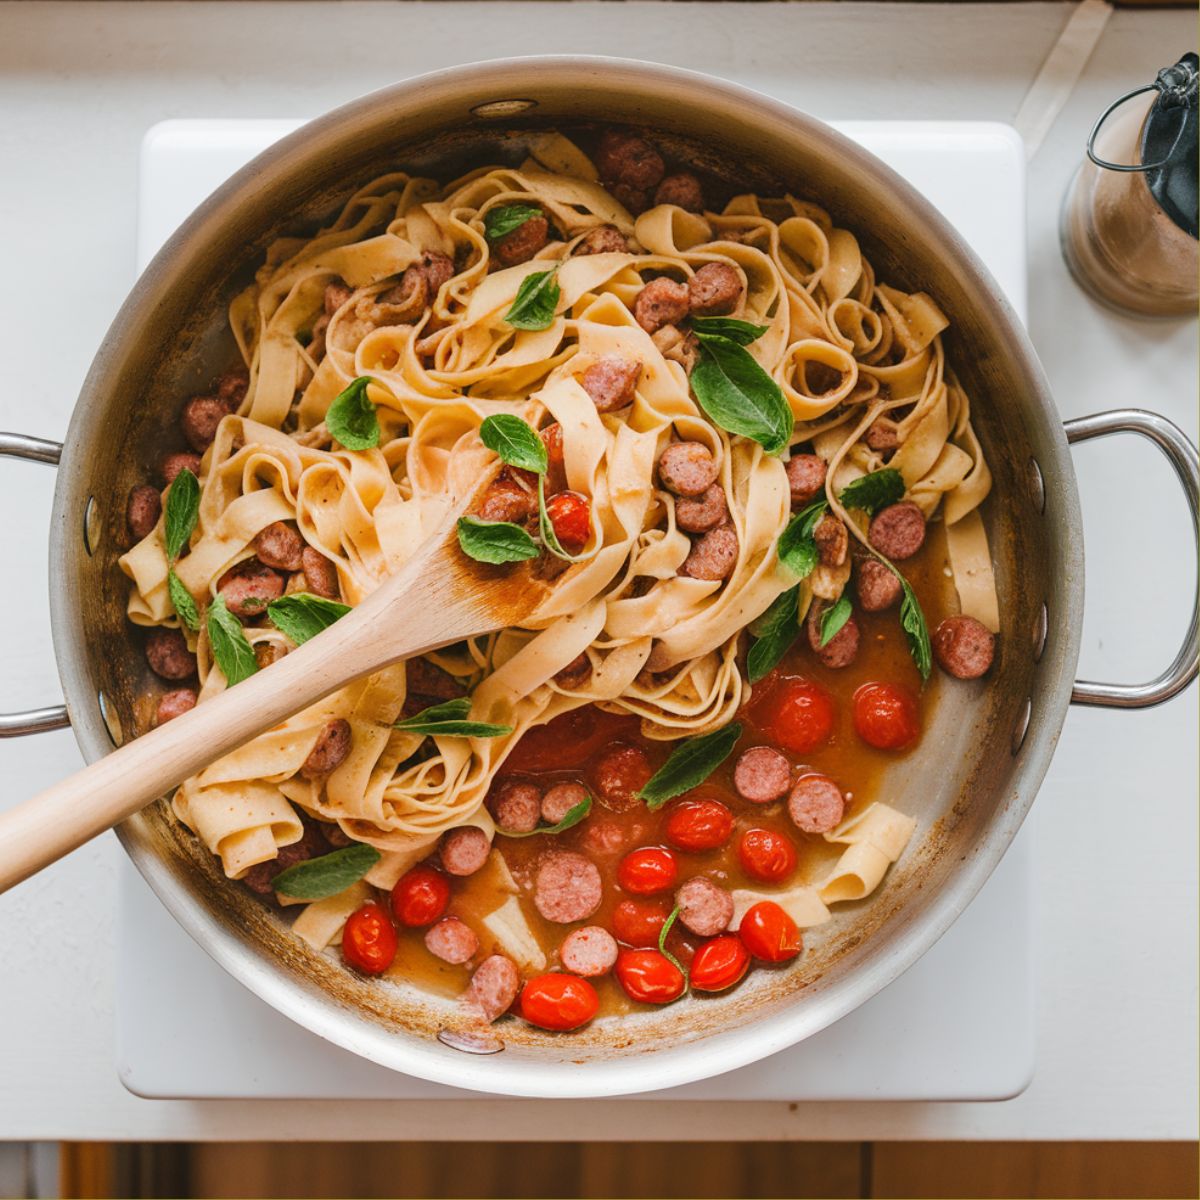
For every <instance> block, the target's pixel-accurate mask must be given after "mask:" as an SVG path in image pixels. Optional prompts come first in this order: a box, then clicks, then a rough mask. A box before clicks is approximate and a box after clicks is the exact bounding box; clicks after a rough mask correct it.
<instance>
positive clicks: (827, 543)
mask: <svg viewBox="0 0 1200 1200" xmlns="http://www.w3.org/2000/svg"><path fill="white" fill-rule="evenodd" d="M813 541H814V542H816V544H817V554H818V555H819V556H820V559H821V562H822V563H824V564H825V566H827V567H840V566H841V565H842V563H844V562H845V561H846V553H847V551H849V549H850V535H849V534H848V533H847V532H846V526H845V525H843V524H842V522H841V521H839V520H838V519H837V517H835V516H834V515H833V513H826V514H825V515H824V516H823V517H822V518H821V519H820V520H819V521H818V522H817V524H816V528H815V529H814V530H813Z"/></svg>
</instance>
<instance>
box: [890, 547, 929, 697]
mask: <svg viewBox="0 0 1200 1200" xmlns="http://www.w3.org/2000/svg"><path fill="white" fill-rule="evenodd" d="M888 565H889V566H891V564H890V563H889V564H888ZM892 570H893V571H894V572H895V575H896V578H897V579H899V580H900V586H901V588H903V590H904V598H903V599H902V600H901V601H900V624H901V626H902V627H903V629H904V633H905V636H906V637H907V638H908V652H909V654H911V655H912V660H913V662H915V663H916V664H917V670H918V671H920V672H921V678H922V679H928V678H929V672H930V671H931V670H932V669H933V648H932V647H931V646H930V644H929V627H928V625H926V624H925V614H924V613H923V612H922V611H921V602H920V601H919V600H918V599H917V593H916V592H914V591H913V589H912V585H911V584H910V583H909V582H908V580H907V579H905V578H904V576H903V575H901V574H900V572H899V571H897V570H896V568H895V567H892Z"/></svg>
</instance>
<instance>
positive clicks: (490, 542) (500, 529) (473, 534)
mask: <svg viewBox="0 0 1200 1200" xmlns="http://www.w3.org/2000/svg"><path fill="white" fill-rule="evenodd" d="M458 544H459V546H460V547H462V552H463V553H464V554H465V555H466V556H467V557H468V558H473V559H475V561H476V562H485V563H496V564H499V563H510V562H523V561H524V560H525V559H527V558H537V556H538V554H539V553H540V552H539V550H538V547H537V542H535V541H534V540H533V538H531V537H530V536H529V534H528V533H526V532H525V530H524V529H522V528H521V526H520V525H513V524H511V523H510V522H508V521H481V520H480V519H479V518H478V517H460V518H459V522H458Z"/></svg>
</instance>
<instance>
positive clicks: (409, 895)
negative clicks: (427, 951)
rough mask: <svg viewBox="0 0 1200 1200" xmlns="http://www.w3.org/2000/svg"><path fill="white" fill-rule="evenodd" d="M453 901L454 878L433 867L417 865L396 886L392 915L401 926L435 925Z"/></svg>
mask: <svg viewBox="0 0 1200 1200" xmlns="http://www.w3.org/2000/svg"><path fill="white" fill-rule="evenodd" d="M449 903H450V880H448V879H447V878H446V877H445V875H443V874H442V873H441V871H435V870H434V869H433V868H432V867H413V869H412V870H411V871H409V872H408V873H407V874H405V875H401V876H400V878H399V879H398V880H396V886H395V887H394V888H392V914H393V915H394V916H395V918H396V920H397V921H399V922H400V924H401V925H405V926H407V927H408V928H409V929H419V928H420V927H421V926H423V925H432V924H433V923H434V921H436V920H437V919H438V918H439V917H440V916H441V915H442V913H444V912H445V911H446V905H447V904H449Z"/></svg>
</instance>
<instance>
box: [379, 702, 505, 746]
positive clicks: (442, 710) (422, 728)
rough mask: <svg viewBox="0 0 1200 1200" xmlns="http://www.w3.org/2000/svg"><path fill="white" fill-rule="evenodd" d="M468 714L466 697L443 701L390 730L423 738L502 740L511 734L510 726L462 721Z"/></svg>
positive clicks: (424, 709) (469, 707)
mask: <svg viewBox="0 0 1200 1200" xmlns="http://www.w3.org/2000/svg"><path fill="white" fill-rule="evenodd" d="M470 711H471V701H470V699H469V698H468V697H466V696H461V697H459V698H458V699H457V700H447V701H446V702H445V703H444V704H433V705H431V706H430V707H429V708H423V709H421V711H420V712H419V713H417V714H415V715H414V716H411V717H406V718H405V719H404V720H403V721H397V722H396V724H395V725H394V726H393V728H395V729H401V730H403V731H404V732H405V733H423V734H425V736H426V737H430V736H432V735H434V734H436V735H438V736H439V737H485V738H487V737H503V736H504V735H505V734H506V733H512V731H513V730H512V726H511V725H489V724H487V723H485V722H483V721H468V720H465V718H466V716H467V714H468V713H469V712H470Z"/></svg>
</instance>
